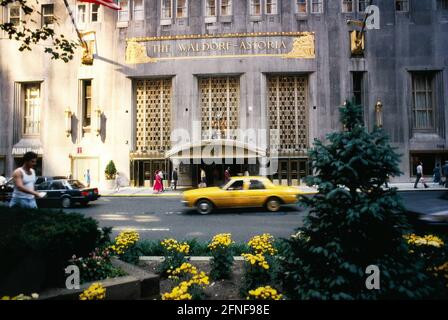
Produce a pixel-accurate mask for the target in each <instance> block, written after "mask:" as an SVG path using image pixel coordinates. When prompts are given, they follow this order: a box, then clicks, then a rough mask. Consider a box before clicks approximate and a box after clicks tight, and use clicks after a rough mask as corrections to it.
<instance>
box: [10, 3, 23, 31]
mask: <svg viewBox="0 0 448 320" xmlns="http://www.w3.org/2000/svg"><path fill="white" fill-rule="evenodd" d="M20 14H21V9H20V7H19V6H12V7H10V8H9V23H12V24H13V25H14V26H15V27H19V26H20V25H21V21H20Z"/></svg>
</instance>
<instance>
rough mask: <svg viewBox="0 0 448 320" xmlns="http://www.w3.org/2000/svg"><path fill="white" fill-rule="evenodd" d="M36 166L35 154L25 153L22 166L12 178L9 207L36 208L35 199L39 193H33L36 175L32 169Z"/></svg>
mask: <svg viewBox="0 0 448 320" xmlns="http://www.w3.org/2000/svg"><path fill="white" fill-rule="evenodd" d="M36 164H37V154H36V153H34V152H27V153H25V155H24V156H23V166H22V167H20V168H17V169H16V170H15V171H14V173H13V175H12V177H13V179H14V191H13V193H12V197H11V202H10V203H9V206H10V207H20V208H29V209H35V208H37V204H36V199H35V197H37V198H40V197H41V195H40V193H38V192H36V191H34V184H35V182H36V173H35V172H34V169H33V168H34V167H35V166H36Z"/></svg>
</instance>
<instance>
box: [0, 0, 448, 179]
mask: <svg viewBox="0 0 448 320" xmlns="http://www.w3.org/2000/svg"><path fill="white" fill-rule="evenodd" d="M69 3H70V8H71V10H72V12H73V15H74V18H75V21H76V25H77V27H78V28H79V30H80V31H81V33H82V36H83V39H84V41H85V43H86V45H87V48H88V49H87V50H83V49H82V48H78V49H77V53H76V56H75V57H74V59H73V60H72V61H70V62H68V63H64V62H62V61H55V60H50V56H49V55H47V54H45V53H43V47H42V46H35V47H34V48H33V51H31V52H19V51H18V44H17V43H16V42H14V41H13V40H9V39H7V37H6V35H5V34H4V33H1V32H0V89H1V91H0V135H1V139H0V174H1V173H3V172H4V173H5V174H6V175H10V174H11V172H12V171H13V169H14V168H15V167H17V166H18V165H20V159H21V156H22V155H23V154H24V152H26V151H29V150H32V151H35V152H36V153H38V155H39V163H38V173H39V174H42V175H48V176H53V175H58V176H60V175H63V176H68V175H71V176H72V177H74V178H77V179H79V180H84V178H85V174H86V172H87V171H89V172H90V176H91V181H92V182H91V184H95V185H99V186H105V183H106V181H105V175H104V170H105V167H106V165H107V164H108V162H109V161H111V160H113V161H114V163H115V165H116V167H117V169H118V171H119V172H120V174H121V177H122V181H123V183H124V184H129V185H131V186H150V185H151V184H152V179H153V176H154V172H155V171H156V170H163V171H164V172H167V173H171V171H172V169H173V168H178V172H179V185H185V186H196V185H197V183H198V181H199V178H200V173H199V172H200V169H201V168H203V169H204V170H205V171H206V173H207V182H208V184H209V185H212V184H219V183H221V182H222V180H223V174H224V170H225V169H226V168H227V167H230V170H231V173H232V174H233V175H237V174H243V173H244V172H245V171H248V172H249V173H250V174H253V175H255V174H260V173H262V174H267V175H268V176H270V177H271V178H272V179H273V180H274V181H275V182H276V183H279V184H289V185H298V184H300V183H301V179H303V177H304V176H305V175H307V174H309V173H310V168H309V164H308V161H307V151H308V149H309V148H311V147H312V144H313V141H314V139H325V136H326V134H328V133H330V132H333V131H335V130H340V129H341V124H340V121H339V111H338V109H339V107H340V106H341V105H342V104H343V102H344V101H345V100H352V99H354V100H355V101H356V103H359V104H361V105H363V107H364V119H365V124H366V126H367V128H369V130H372V129H373V127H374V126H375V125H381V126H382V127H383V128H384V130H385V131H386V132H387V134H388V135H389V136H390V139H391V143H392V144H393V145H394V146H395V147H396V148H397V151H398V152H399V153H400V154H402V162H401V171H402V172H403V175H402V176H400V177H398V178H396V179H395V181H402V182H403V181H410V179H412V178H413V176H414V175H415V166H416V162H417V161H422V162H423V164H424V173H425V175H430V176H431V175H432V170H433V168H434V166H435V165H436V163H442V162H444V161H445V160H448V150H447V146H448V141H447V136H446V128H447V127H448V107H447V102H448V87H447V79H448V71H447V68H448V32H447V30H448V1H446V0H425V1H420V0H408V1H392V0H378V1H374V4H375V5H376V6H377V7H378V9H379V11H378V14H379V15H378V16H377V19H379V20H378V21H375V22H376V23H378V24H379V29H366V30H365V33H359V31H360V28H359V26H358V25H357V23H356V21H362V20H363V18H364V17H365V9H366V7H367V6H368V3H369V1H363V0H352V1H350V0H258V1H257V0H247V1H246V0H233V1H232V0H190V1H188V0H183V1H182V0H120V1H119V3H120V6H121V8H122V10H121V11H119V12H116V11H113V10H110V9H107V8H104V7H99V6H97V5H93V4H90V3H81V2H76V1H69ZM37 9H38V10H39V12H40V15H36V16H35V17H34V21H35V23H39V24H40V23H42V24H45V23H47V24H52V25H53V26H54V28H55V29H56V31H57V32H58V33H63V34H64V35H65V36H66V37H68V38H70V39H76V32H75V28H74V27H73V24H72V21H71V19H70V16H69V14H68V11H67V8H66V7H65V6H64V4H63V2H62V1H51V0H42V1H40V2H39V8H37ZM0 10H2V11H0V19H3V21H9V22H12V23H15V24H17V25H20V20H21V19H22V18H23V17H22V16H21V15H22V13H21V12H20V10H17V8H15V7H8V8H3V7H2V9H0ZM350 21H352V22H350ZM353 21H355V22H353ZM357 31H358V32H357ZM274 158H275V159H277V160H278V161H277V162H276V165H275V166H273V165H272V162H273V161H272V159H274ZM266 159H271V162H269V164H270V165H271V167H274V168H275V167H277V170H273V171H272V170H271V171H269V170H268V171H263V169H262V168H263V167H264V165H263V164H262V163H264V161H266ZM168 179H170V177H168Z"/></svg>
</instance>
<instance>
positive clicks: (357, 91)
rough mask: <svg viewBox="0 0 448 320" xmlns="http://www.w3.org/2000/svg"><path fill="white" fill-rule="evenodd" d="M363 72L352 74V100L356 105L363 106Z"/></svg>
mask: <svg viewBox="0 0 448 320" xmlns="http://www.w3.org/2000/svg"><path fill="white" fill-rule="evenodd" d="M363 78H364V72H352V86H353V92H352V93H353V99H354V102H355V104H356V105H362V104H363V98H364V93H363V80H364V79H363Z"/></svg>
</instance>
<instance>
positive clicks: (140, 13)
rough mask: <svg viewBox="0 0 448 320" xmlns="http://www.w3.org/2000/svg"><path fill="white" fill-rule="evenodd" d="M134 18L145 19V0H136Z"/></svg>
mask: <svg viewBox="0 0 448 320" xmlns="http://www.w3.org/2000/svg"><path fill="white" fill-rule="evenodd" d="M133 19H134V20H144V19H145V8H144V6H143V0H134V17H133Z"/></svg>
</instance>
